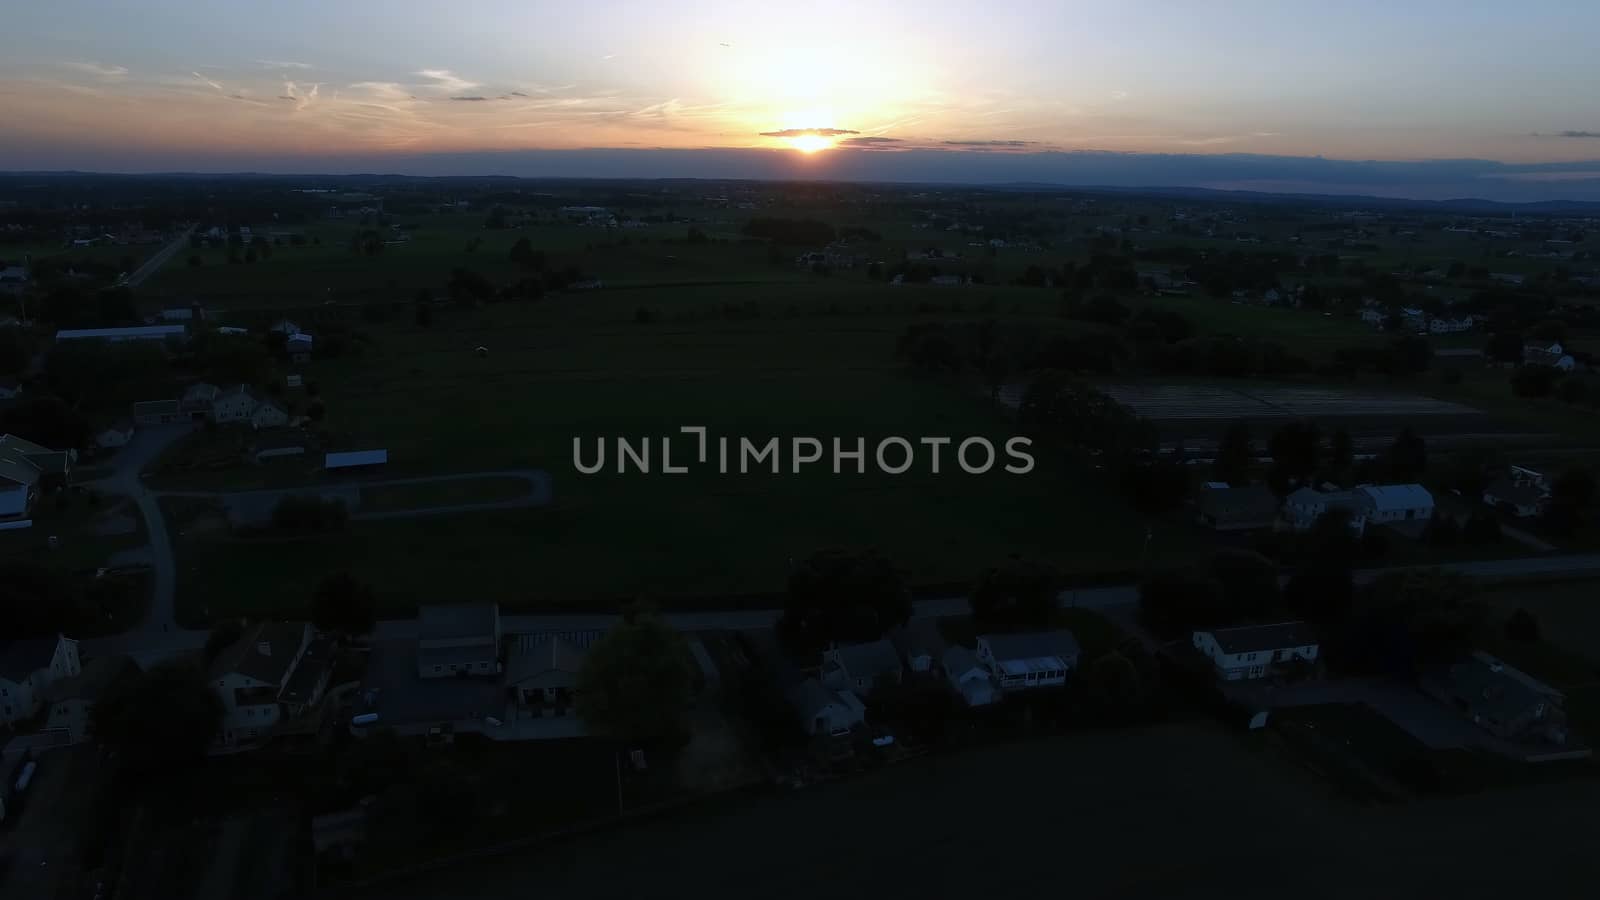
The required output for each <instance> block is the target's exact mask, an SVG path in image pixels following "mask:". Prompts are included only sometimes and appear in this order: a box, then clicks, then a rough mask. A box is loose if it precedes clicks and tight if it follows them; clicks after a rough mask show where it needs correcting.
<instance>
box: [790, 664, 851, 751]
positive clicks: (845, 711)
mask: <svg viewBox="0 0 1600 900" xmlns="http://www.w3.org/2000/svg"><path fill="white" fill-rule="evenodd" d="M788 699H789V704H790V705H791V706H793V707H794V711H795V714H796V715H798V716H799V717H800V728H801V729H802V730H803V731H805V733H806V734H808V735H810V736H811V737H820V738H828V737H831V738H843V737H848V736H849V734H850V732H851V731H853V730H855V729H856V728H858V727H860V726H861V724H862V723H863V722H865V721H866V719H867V707H866V705H865V704H863V703H862V702H861V698H859V697H857V696H856V695H855V694H854V693H853V692H851V691H847V690H846V691H835V690H830V689H829V688H827V687H824V686H823V684H822V682H820V681H818V680H817V679H815V678H807V679H806V680H804V681H801V682H799V683H798V684H796V685H795V686H794V687H793V688H791V689H790V691H789V697H788Z"/></svg>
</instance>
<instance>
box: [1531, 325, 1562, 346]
mask: <svg viewBox="0 0 1600 900" xmlns="http://www.w3.org/2000/svg"><path fill="white" fill-rule="evenodd" d="M1532 334H1533V337H1534V339H1535V340H1538V341H1540V342H1542V343H1546V344H1553V343H1559V342H1561V341H1565V340H1566V339H1567V323H1565V322H1563V321H1561V320H1560V319H1545V320H1544V321H1542V322H1539V323H1537V324H1535V325H1534V326H1533V330H1532Z"/></svg>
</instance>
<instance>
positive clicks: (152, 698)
mask: <svg viewBox="0 0 1600 900" xmlns="http://www.w3.org/2000/svg"><path fill="white" fill-rule="evenodd" d="M222 712H223V709H222V700H221V698H219V697H218V696H217V694H216V692H215V691H213V690H212V689H211V685H210V683H208V682H207V681H206V678H205V675H204V673H202V672H201V671H200V669H198V668H196V667H194V666H190V665H185V664H182V663H166V664H163V665H159V666H156V667H155V668H153V669H151V670H150V671H148V672H145V673H143V674H141V675H140V676H138V677H137V678H133V679H128V680H124V681H119V682H116V683H114V684H113V685H112V689H111V692H110V693H109V694H108V696H106V697H105V698H104V699H103V700H101V702H99V703H98V704H96V705H95V707H94V712H93V717H94V725H95V734H96V735H98V737H99V740H100V741H101V742H103V743H104V744H105V745H106V747H107V748H109V749H110V750H111V751H112V752H114V753H115V754H117V757H118V759H119V760H120V762H121V763H122V765H123V766H125V767H126V768H127V770H128V771H131V772H137V773H156V772H167V771H179V770H182V769H184V768H186V767H189V766H192V765H195V764H197V763H198V762H199V761H200V760H201V759H203V758H204V756H205V753H206V748H207V747H209V746H210V745H211V742H212V741H213V740H214V739H215V738H216V736H217V731H218V730H219V729H220V728H221V727H222Z"/></svg>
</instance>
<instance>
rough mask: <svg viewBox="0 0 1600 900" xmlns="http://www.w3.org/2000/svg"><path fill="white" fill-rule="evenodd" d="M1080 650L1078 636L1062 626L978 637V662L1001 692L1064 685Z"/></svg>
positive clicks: (1075, 663)
mask: <svg viewBox="0 0 1600 900" xmlns="http://www.w3.org/2000/svg"><path fill="white" fill-rule="evenodd" d="M1079 653H1081V650H1080V649H1079V647H1078V639H1077V638H1076V637H1074V636H1073V634H1072V632H1070V631H1067V630H1065V629H1060V630H1057V631H1025V632H1019V633H1016V634H985V635H979V636H978V654H977V655H978V661H979V662H981V663H983V664H984V665H985V666H987V667H988V669H989V671H990V673H991V674H993V675H994V678H995V681H996V682H997V683H998V684H999V685H1000V689H1001V690H1002V691H1017V690H1029V689H1032V688H1042V687H1054V686H1056V685H1061V684H1065V683H1066V681H1067V673H1068V672H1069V671H1071V670H1072V669H1075V668H1077V667H1078V655H1079Z"/></svg>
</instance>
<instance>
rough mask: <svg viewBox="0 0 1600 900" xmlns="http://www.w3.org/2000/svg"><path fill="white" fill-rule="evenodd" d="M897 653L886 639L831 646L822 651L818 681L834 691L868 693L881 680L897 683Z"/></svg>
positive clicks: (899, 675) (898, 669)
mask: <svg viewBox="0 0 1600 900" xmlns="http://www.w3.org/2000/svg"><path fill="white" fill-rule="evenodd" d="M901 673H902V669H901V667H900V654H899V653H898V652H897V651H896V650H895V648H894V645H893V644H891V643H889V642H888V641H886V640H881V639H880V640H876V641H872V642H870V643H866V644H845V645H843V646H834V647H832V648H831V649H828V650H825V651H823V653H822V683H823V684H824V685H826V686H827V687H830V688H832V689H833V690H836V691H842V690H848V691H854V692H855V693H856V694H857V695H864V694H869V693H871V692H872V690H873V689H874V688H876V687H877V686H878V684H879V683H881V682H884V681H889V682H893V683H895V684H899V683H900V678H901Z"/></svg>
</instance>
